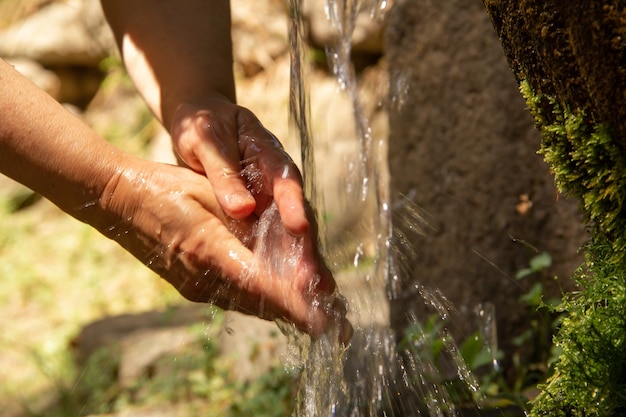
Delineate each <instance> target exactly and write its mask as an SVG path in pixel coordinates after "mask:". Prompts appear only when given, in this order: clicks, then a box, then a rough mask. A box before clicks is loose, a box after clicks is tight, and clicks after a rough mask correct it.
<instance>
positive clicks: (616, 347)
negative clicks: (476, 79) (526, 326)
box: [484, 0, 626, 416]
mask: <svg viewBox="0 0 626 417" xmlns="http://www.w3.org/2000/svg"><path fill="white" fill-rule="evenodd" d="M484 5H485V7H486V9H487V11H488V13H489V15H490V17H491V20H492V22H493V24H494V27H495V29H496V31H497V33H498V35H499V37H500V41H501V43H502V46H503V49H504V52H505V55H506V57H507V60H508V62H509V65H510V67H511V69H512V70H513V73H514V74H515V77H516V78H517V80H518V82H519V84H520V89H521V91H522V94H523V95H524V97H525V99H526V101H527V103H528V107H529V109H530V111H531V113H532V115H533V117H534V120H535V124H536V125H537V127H538V128H539V129H540V131H541V133H542V147H541V152H542V154H543V155H544V157H545V159H546V161H547V162H548V163H549V164H550V166H551V169H552V171H553V173H554V175H555V178H556V182H557V185H558V186H559V187H560V188H561V189H562V190H564V191H565V192H567V193H569V194H570V195H573V196H575V197H577V198H578V199H579V200H580V202H581V207H582V210H583V213H584V215H585V217H586V221H587V222H588V224H589V227H590V230H591V239H590V242H589V244H588V245H587V246H586V248H585V249H586V252H587V262H586V264H585V267H584V268H582V269H581V271H580V273H579V274H578V276H577V277H576V278H577V280H578V282H579V285H580V286H581V291H580V292H578V293H573V294H570V295H568V296H566V297H565V299H564V301H563V304H562V305H561V308H562V309H563V310H564V312H565V316H564V317H565V319H564V320H563V322H562V325H561V329H560V331H559V334H558V336H557V338H556V340H555V343H556V346H557V347H558V348H559V349H561V351H562V353H561V354H560V356H559V360H558V362H557V363H556V364H555V367H554V374H553V376H552V377H551V379H550V380H549V381H548V382H547V383H546V384H545V386H543V391H542V393H541V394H540V396H539V397H538V398H537V400H536V402H535V404H534V407H533V414H534V415H549V416H609V415H611V416H613V415H624V413H626V272H625V271H626V1H615V0H586V1H572V0H530V1H523V0H484Z"/></svg>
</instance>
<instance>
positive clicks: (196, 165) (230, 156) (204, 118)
mask: <svg viewBox="0 0 626 417" xmlns="http://www.w3.org/2000/svg"><path fill="white" fill-rule="evenodd" d="M186 123H191V124H192V125H191V126H186V127H187V128H184V129H183V131H182V132H181V133H180V136H181V137H180V138H179V143H181V144H192V145H187V146H194V149H182V150H179V153H184V154H191V155H193V156H192V157H191V158H189V157H188V158H184V156H183V155H181V157H182V159H183V160H184V161H185V162H186V163H187V164H188V165H189V166H190V167H191V168H192V169H194V170H196V171H199V172H201V173H204V174H205V175H206V176H207V178H208V179H209V181H210V182H211V185H212V186H213V189H214V192H215V195H216V197H217V199H218V202H219V203H220V206H221V207H222V209H223V210H224V211H225V212H226V214H227V215H229V216H230V217H232V218H234V219H243V218H245V217H247V216H249V215H250V214H251V213H252V212H254V209H255V206H256V202H255V200H254V197H253V196H252V195H251V194H250V192H249V191H248V189H247V187H246V182H245V180H244V178H243V177H242V176H241V174H240V172H241V162H240V154H239V148H238V146H237V132H236V131H235V130H234V129H235V128H234V127H231V125H230V124H229V121H228V120H226V121H222V120H221V119H219V118H216V117H211V114H210V112H208V111H200V112H196V113H194V114H193V116H191V120H189V121H186ZM186 135H194V136H195V137H186ZM194 158H195V159H194ZM187 159H191V161H189V160H187Z"/></svg>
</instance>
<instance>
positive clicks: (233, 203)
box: [225, 192, 256, 217]
mask: <svg viewBox="0 0 626 417" xmlns="http://www.w3.org/2000/svg"><path fill="white" fill-rule="evenodd" d="M225 199H226V204H227V205H228V209H229V211H231V212H233V213H232V214H233V215H237V216H244V217H246V216H249V215H250V214H251V213H252V212H253V211H254V209H255V206H256V200H255V199H254V197H252V195H250V193H247V192H238V193H233V194H228V195H227V196H226V197H225Z"/></svg>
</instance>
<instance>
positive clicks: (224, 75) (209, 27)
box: [102, 0, 235, 129]
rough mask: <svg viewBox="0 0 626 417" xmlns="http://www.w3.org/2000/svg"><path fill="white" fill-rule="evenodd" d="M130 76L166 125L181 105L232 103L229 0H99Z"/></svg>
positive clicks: (233, 98)
mask: <svg viewBox="0 0 626 417" xmlns="http://www.w3.org/2000/svg"><path fill="white" fill-rule="evenodd" d="M102 6H103V9H104V11H105V14H106V17H107V20H108V21H109V24H110V25H111V27H112V29H113V31H114V33H115V35H116V39H117V42H118V46H119V48H120V51H121V52H122V55H123V57H124V61H125V62H126V67H127V68H128V71H129V73H130V75H131V78H132V79H133V81H134V82H135V84H136V85H137V88H138V89H139V91H140V93H141V94H142V95H143V97H144V99H145V100H146V102H147V103H148V105H149V106H150V108H151V110H152V111H153V112H154V114H155V115H156V116H157V118H159V119H160V120H161V121H162V122H163V124H164V126H165V127H166V128H168V129H169V128H170V127H171V126H170V125H171V118H172V114H173V113H174V111H176V109H177V108H178V106H179V105H180V104H182V103H197V102H198V101H200V102H201V101H202V100H204V99H206V98H209V97H211V95H214V94H220V95H223V96H225V97H226V98H228V99H229V100H231V101H233V102H234V101H235V87H234V80H233V73H232V61H233V59H232V43H231V35H230V5H229V1H228V0H181V1H172V0H102Z"/></svg>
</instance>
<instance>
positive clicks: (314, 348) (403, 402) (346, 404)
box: [283, 0, 493, 417]
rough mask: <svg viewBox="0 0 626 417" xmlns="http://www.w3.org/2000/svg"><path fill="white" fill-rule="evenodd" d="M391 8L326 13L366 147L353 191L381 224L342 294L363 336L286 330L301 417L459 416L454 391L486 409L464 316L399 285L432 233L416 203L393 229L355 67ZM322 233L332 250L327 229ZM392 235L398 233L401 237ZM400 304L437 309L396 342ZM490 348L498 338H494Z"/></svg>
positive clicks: (294, 13) (311, 192) (296, 60)
mask: <svg viewBox="0 0 626 417" xmlns="http://www.w3.org/2000/svg"><path fill="white" fill-rule="evenodd" d="M289 5H290V28H289V37H290V38H289V39H290V54H291V84H290V86H291V87H290V88H291V90H290V92H291V94H290V110H291V127H292V132H291V135H292V136H297V139H299V141H300V144H301V150H302V154H301V156H302V170H303V175H304V178H305V194H306V197H307V198H308V199H309V201H311V202H312V204H313V207H314V208H316V209H317V210H318V211H317V212H316V218H317V220H318V222H320V223H323V221H322V219H323V213H321V212H320V211H319V210H321V208H323V207H324V204H323V195H322V194H321V193H319V192H318V190H317V188H316V161H315V155H314V149H315V147H314V136H313V134H312V132H311V128H310V125H309V122H308V120H309V119H310V115H309V97H308V91H307V88H306V85H307V77H308V72H307V70H308V67H307V61H306V56H307V50H306V42H305V37H304V36H305V34H304V31H303V30H304V29H303V28H304V27H305V25H304V22H303V19H302V13H301V1H300V0H290V1H289ZM387 7H388V4H387V2H386V1H380V0H378V1H377V0H328V2H327V4H326V14H327V17H328V19H329V22H330V25H331V27H332V28H333V30H334V32H335V39H336V41H335V42H334V43H333V44H332V45H329V46H328V47H327V50H326V53H327V57H328V60H329V63H330V69H331V71H332V72H333V74H334V75H335V77H336V79H337V84H338V87H339V90H340V91H342V92H343V93H344V94H346V95H347V97H348V98H349V100H350V102H351V103H352V107H353V110H354V126H355V132H356V137H357V138H356V139H357V140H358V143H359V148H360V153H359V155H358V158H357V160H355V161H352V162H351V163H350V164H349V167H351V169H352V170H353V172H352V174H353V176H354V178H356V179H357V180H356V181H357V183H358V184H359V185H358V186H356V187H353V186H352V184H349V185H348V192H350V190H355V191H356V192H358V193H359V199H358V200H360V201H361V203H362V204H365V203H366V202H367V201H372V200H373V201H374V205H375V213H376V216H374V217H373V218H372V219H371V224H370V225H369V227H370V228H371V230H372V231H373V239H372V240H373V250H372V251H371V252H372V253H373V254H374V256H373V259H371V258H370V259H367V258H368V257H367V256H364V254H365V250H364V244H363V243H360V244H358V245H356V247H355V252H354V254H353V256H351V257H350V259H351V260H352V267H353V268H352V269H351V270H350V273H348V274H346V273H345V271H342V272H343V275H347V278H345V277H344V280H343V281H340V282H339V286H340V290H341V293H342V294H343V295H344V296H345V297H346V298H347V300H348V302H349V306H350V309H349V314H348V317H349V318H350V320H351V321H352V323H353V325H354V330H355V332H354V336H353V338H352V341H351V343H350V346H349V347H348V348H347V349H344V348H343V347H342V346H340V345H339V344H338V343H337V338H336V337H335V336H333V335H330V336H327V337H322V338H320V339H318V340H315V341H311V340H309V338H308V337H306V336H302V335H301V334H298V333H293V332H291V331H290V329H289V328H288V327H283V329H284V331H285V333H286V334H287V335H288V337H289V339H290V346H291V347H292V352H293V355H292V356H293V357H297V359H294V358H293V357H292V358H291V360H290V363H298V364H299V365H298V366H300V367H301V369H302V379H301V386H300V389H299V391H298V397H297V406H296V409H295V410H294V416H298V417H313V416H324V417H326V416H331V417H333V416H337V417H344V416H345V417H353V416H354V417H357V416H358V417H361V416H363V417H368V416H369V417H374V416H403V417H404V416H453V415H457V409H456V405H455V404H456V402H458V398H453V394H451V392H453V393H454V392H456V394H458V392H460V391H463V392H464V393H466V394H468V398H469V401H471V402H472V403H473V404H474V405H475V406H479V405H480V403H481V401H482V394H481V392H480V387H479V384H478V381H477V380H476V378H475V377H474V375H473V374H472V372H471V370H470V369H469V367H468V365H467V364H466V363H465V361H464V358H463V356H462V352H461V349H460V348H459V346H458V345H457V343H456V342H455V340H454V339H453V338H452V336H451V332H450V330H449V329H450V328H451V327H453V325H454V320H457V319H458V318H459V317H460V315H459V314H458V312H456V311H455V310H454V307H453V306H452V305H451V304H450V303H449V302H448V301H447V300H446V299H445V297H444V296H443V295H442V294H441V293H440V292H439V291H437V290H429V289H426V288H423V287H422V286H420V285H415V286H414V287H413V288H412V289H410V290H409V291H407V292H404V293H403V294H400V293H399V291H398V288H399V285H398V282H399V280H400V277H401V276H402V274H405V273H407V271H408V270H410V268H411V266H412V265H411V264H412V262H411V261H412V259H414V256H415V254H414V253H412V251H411V249H410V246H411V245H410V242H411V240H412V239H414V238H415V237H416V236H418V235H422V234H423V233H425V230H427V229H428V224H427V222H426V221H425V220H424V217H423V216H422V215H421V213H419V210H417V209H416V208H415V207H414V206H413V205H412V204H411V203H410V199H409V198H407V199H404V200H401V201H400V202H399V203H398V205H399V206H397V207H394V216H397V218H396V220H397V221H398V222H399V223H400V224H401V225H402V227H400V228H398V229H397V230H396V229H392V222H391V214H392V210H391V203H390V195H389V172H388V166H387V142H386V138H374V136H373V134H372V129H371V127H370V124H369V120H368V118H367V116H366V114H365V111H364V110H363V105H362V103H361V100H360V98H359V94H358V82H357V76H356V74H355V70H354V67H353V65H352V62H351V46H352V44H351V41H352V35H353V32H354V29H355V25H356V22H357V18H358V17H359V16H360V15H363V14H367V15H369V16H370V17H371V18H373V19H382V18H383V16H384V13H385V11H386V8H387ZM399 79H401V80H404V79H405V78H399ZM390 91H391V93H392V95H393V97H392V98H391V99H390V100H389V101H390V105H393V106H402V105H403V102H404V97H405V95H406V94H407V91H408V88H407V86H406V85H405V84H404V83H402V82H400V83H398V84H397V85H395V86H390ZM368 199H370V200H368ZM320 230H321V232H322V237H321V238H322V241H323V242H324V241H325V236H324V233H323V232H324V229H323V228H321V229H320ZM392 230H396V232H395V234H394V233H392ZM327 248H328V247H327V245H323V251H324V255H325V257H326V259H330V258H332V257H331V254H329V253H326V252H325V251H326V250H327ZM400 297H406V298H410V299H412V300H415V302H416V303H419V302H420V300H421V302H422V303H423V304H425V305H427V306H430V307H431V308H432V310H433V312H434V313H433V315H432V316H431V317H430V318H427V319H426V320H425V319H424V318H422V317H418V315H417V313H415V312H413V311H407V312H406V314H407V318H408V322H409V323H412V325H411V326H409V327H408V328H407V330H406V331H405V332H404V334H395V333H394V331H393V330H392V327H391V324H390V317H389V302H390V300H394V299H398V298H400ZM424 322H425V323H424ZM489 340H493V338H492V337H491V336H489ZM453 380H454V381H458V382H459V383H460V384H461V386H462V387H461V389H460V391H459V390H456V391H451V390H450V387H449V386H448V385H450V383H451V382H450V381H453ZM456 394H455V395H456ZM457 396H458V395H457Z"/></svg>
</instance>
